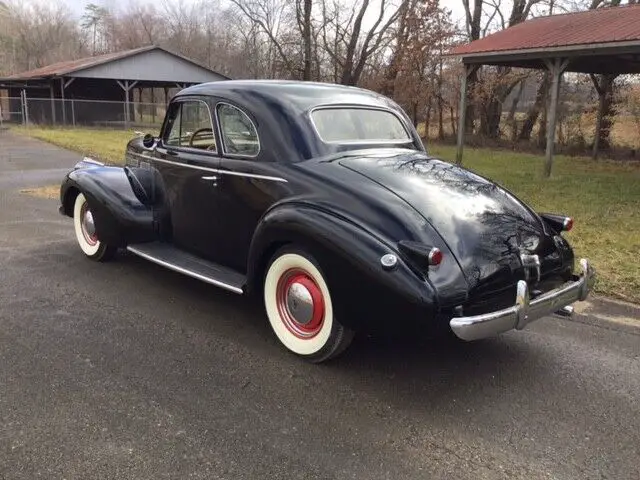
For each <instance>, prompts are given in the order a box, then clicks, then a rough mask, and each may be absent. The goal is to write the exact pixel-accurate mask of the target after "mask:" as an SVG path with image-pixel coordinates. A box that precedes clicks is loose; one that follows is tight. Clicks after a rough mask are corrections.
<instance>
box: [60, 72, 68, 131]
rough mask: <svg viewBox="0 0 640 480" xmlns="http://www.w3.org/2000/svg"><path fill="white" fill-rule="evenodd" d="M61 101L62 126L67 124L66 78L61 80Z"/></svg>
mask: <svg viewBox="0 0 640 480" xmlns="http://www.w3.org/2000/svg"><path fill="white" fill-rule="evenodd" d="M60 101H61V103H62V124H63V125H66V124H67V112H66V109H65V101H64V78H61V79H60Z"/></svg>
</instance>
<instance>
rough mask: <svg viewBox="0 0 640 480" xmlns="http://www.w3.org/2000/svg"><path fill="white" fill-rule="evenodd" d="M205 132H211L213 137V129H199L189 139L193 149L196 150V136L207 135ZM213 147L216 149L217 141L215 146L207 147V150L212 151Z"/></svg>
mask: <svg viewBox="0 0 640 480" xmlns="http://www.w3.org/2000/svg"><path fill="white" fill-rule="evenodd" d="M205 132H210V133H211V136H212V137H213V130H212V129H211V128H207V127H205V128H199V129H197V130H196V131H195V132H193V133H192V134H191V138H189V146H190V147H191V148H195V147H194V145H193V139H194V138H196V136H198V135H199V134H200V133H205ZM211 147H213V148H215V141H214V145H210V146H208V147H207V150H210V149H211Z"/></svg>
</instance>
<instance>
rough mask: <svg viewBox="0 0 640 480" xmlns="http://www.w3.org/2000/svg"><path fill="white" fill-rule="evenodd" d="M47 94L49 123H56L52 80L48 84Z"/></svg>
mask: <svg viewBox="0 0 640 480" xmlns="http://www.w3.org/2000/svg"><path fill="white" fill-rule="evenodd" d="M49 94H50V96H51V125H55V123H56V100H55V96H54V94H53V80H51V83H50V84H49Z"/></svg>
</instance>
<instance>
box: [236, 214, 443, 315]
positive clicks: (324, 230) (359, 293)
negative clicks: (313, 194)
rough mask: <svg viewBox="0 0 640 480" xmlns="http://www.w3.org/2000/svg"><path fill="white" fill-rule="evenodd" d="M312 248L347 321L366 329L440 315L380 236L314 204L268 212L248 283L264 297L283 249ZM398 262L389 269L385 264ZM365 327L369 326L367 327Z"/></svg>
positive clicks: (431, 295) (427, 287) (428, 290)
mask: <svg viewBox="0 0 640 480" xmlns="http://www.w3.org/2000/svg"><path fill="white" fill-rule="evenodd" d="M286 244H293V245H296V246H301V247H302V248H305V249H308V250H309V251H310V253H311V254H313V255H314V257H315V258H316V260H317V261H318V262H319V263H320V267H321V269H322V271H323V274H324V275H325V277H326V278H327V282H328V284H329V288H330V289H331V292H332V297H333V301H334V303H335V304H336V306H337V310H338V312H339V315H340V318H341V322H343V323H344V324H346V325H348V326H350V327H353V328H360V327H362V326H365V325H367V324H369V323H371V322H373V321H374V320H375V319H376V318H381V317H386V320H385V323H393V320H391V322H389V320H390V319H389V318H388V317H389V316H392V317H397V318H399V319H400V318H401V319H402V320H405V319H408V317H413V318H416V317H418V318H419V320H420V322H421V323H422V321H424V320H427V319H428V317H429V316H432V315H433V313H434V312H435V311H436V310H437V296H436V294H435V290H434V288H433V287H432V285H431V284H430V283H429V281H428V280H425V279H424V278H420V277H419V276H418V275H416V273H415V272H414V271H413V270H412V269H411V268H409V266H408V265H407V264H406V263H404V261H403V260H402V258H401V257H400V255H398V253H397V252H396V251H395V250H394V249H393V248H391V247H390V246H388V245H386V244H385V243H384V242H383V241H381V240H380V239H378V238H376V237H375V236H374V235H372V234H371V233H369V232H368V231H366V230H365V229H363V228H361V227H360V226H358V225H355V224H353V223H351V222H349V221H348V220H346V219H344V218H342V217H339V216H337V215H335V214H333V213H331V212H327V211H325V210H321V209H317V208H314V207H313V206H309V205H300V204H285V205H281V206H279V207H276V208H275V209H273V210H271V211H270V212H268V213H267V214H266V215H265V216H264V217H263V219H262V221H261V223H260V224H259V226H258V228H257V229H256V232H255V234H254V237H253V240H252V243H251V247H250V252H249V264H248V269H247V271H248V284H249V288H250V289H251V291H252V292H261V288H262V282H263V279H264V274H265V272H266V268H267V266H268V263H269V261H270V259H271V258H272V256H273V254H274V253H275V251H277V250H278V248H279V247H281V246H283V245H286ZM387 253H392V254H395V255H396V256H397V258H398V261H397V264H396V266H395V267H394V268H392V269H390V270H386V269H384V268H383V267H382V264H381V262H380V259H381V257H382V256H383V255H385V254H387ZM363 322H364V324H365V325H362V324H363Z"/></svg>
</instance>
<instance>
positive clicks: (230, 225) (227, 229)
mask: <svg viewBox="0 0 640 480" xmlns="http://www.w3.org/2000/svg"><path fill="white" fill-rule="evenodd" d="M216 118H217V122H218V130H219V140H220V183H219V186H218V190H219V193H218V208H219V209H220V215H219V216H218V220H219V228H220V235H219V236H218V238H217V241H216V254H217V255H219V256H220V257H219V258H220V263H222V264H224V265H226V266H229V267H231V268H234V269H235V270H237V271H240V272H245V271H246V268H247V257H248V252H249V246H250V244H251V239H252V238H253V233H254V231H255V229H256V227H257V225H258V222H259V221H260V218H261V217H262V215H263V214H264V213H265V211H266V210H267V209H268V208H269V207H270V206H271V205H273V204H274V203H275V202H276V201H278V200H279V199H281V198H283V197H284V196H287V195H289V194H290V184H289V183H288V181H287V179H286V178H284V177H283V176H282V175H283V174H282V169H281V168H279V167H280V164H279V163H277V162H273V161H264V157H265V156H264V155H262V153H264V152H261V145H260V137H259V130H258V128H256V125H257V124H256V122H254V120H252V118H251V117H250V116H249V113H248V112H247V111H245V110H244V109H242V108H240V107H239V106H235V105H232V104H230V103H227V102H224V101H219V102H218V103H217V104H216Z"/></svg>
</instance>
